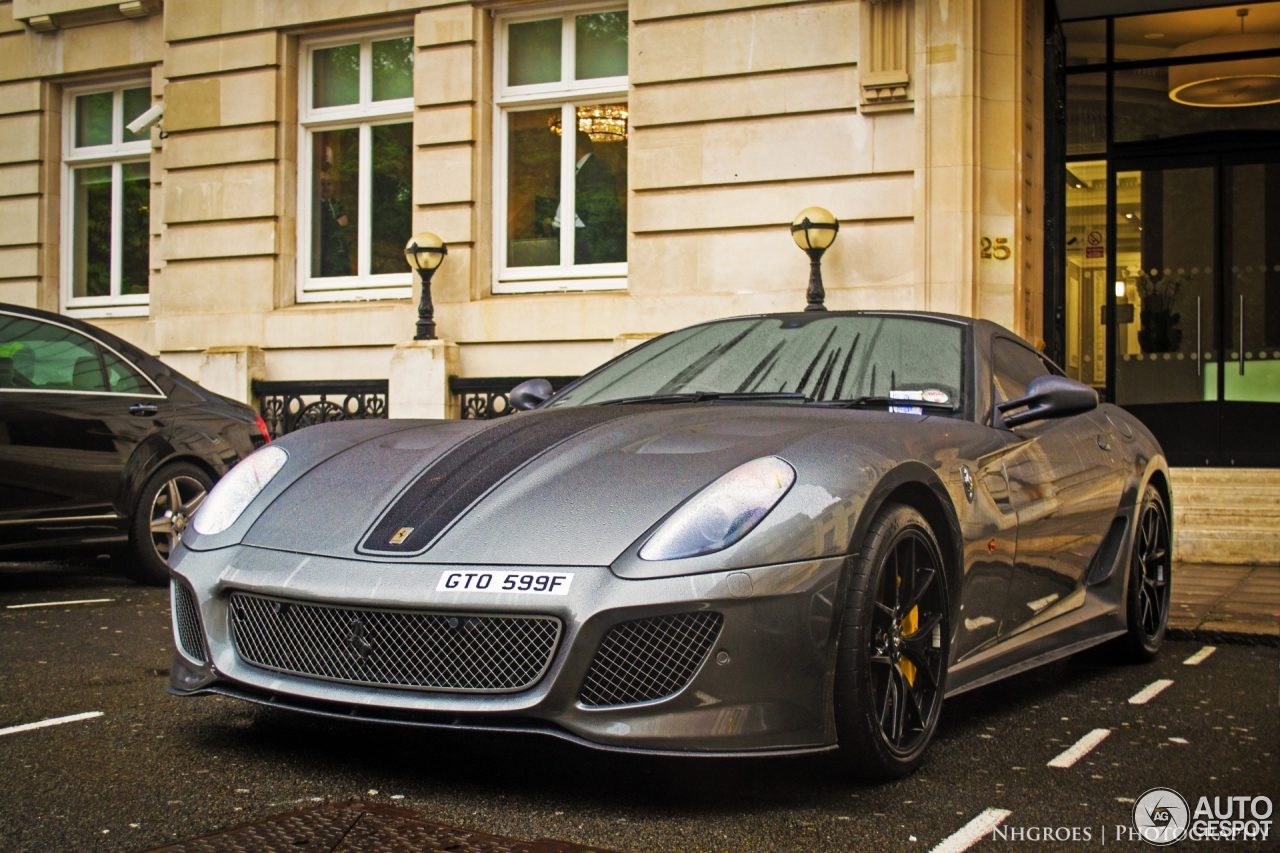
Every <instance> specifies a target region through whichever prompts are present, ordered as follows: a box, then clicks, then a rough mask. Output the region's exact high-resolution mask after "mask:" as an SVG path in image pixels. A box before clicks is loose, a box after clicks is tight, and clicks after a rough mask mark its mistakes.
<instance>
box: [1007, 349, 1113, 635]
mask: <svg viewBox="0 0 1280 853" xmlns="http://www.w3.org/2000/svg"><path fill="white" fill-rule="evenodd" d="M991 369H992V378H993V381H994V384H995V389H994V395H995V397H996V401H997V403H998V402H1000V401H1004V400H1011V399H1014V398H1016V397H1020V396H1022V395H1023V394H1025V393H1026V389H1027V385H1029V384H1030V382H1031V380H1032V379H1035V378H1036V377H1037V376H1044V375H1047V374H1049V373H1050V372H1051V371H1050V368H1049V366H1048V364H1047V363H1046V362H1045V361H1044V360H1043V359H1042V358H1041V357H1040V356H1039V355H1038V354H1037V353H1035V352H1034V351H1032V350H1031V349H1029V348H1028V347H1026V346H1025V345H1023V344H1021V343H1018V342H1016V341H1014V340H1012V339H1010V338H996V339H995V340H994V341H993V343H992V368H991ZM1013 435H1014V436H1015V437H1016V439H1017V443H1016V444H1015V445H1013V446H1012V447H1010V449H1009V451H1008V453H1007V454H1006V455H1005V457H1004V465H1005V472H1006V473H1007V475H1008V482H1009V502H1010V505H1011V506H1012V508H1013V509H1014V510H1015V511H1016V512H1017V515H1018V545H1017V552H1016V554H1015V557H1014V567H1013V577H1012V580H1011V581H1010V584H1009V594H1008V596H1007V598H1006V602H1005V611H1004V617H1003V619H1001V622H1000V634H1001V636H1006V635H1008V634H1011V633H1013V632H1016V631H1018V630H1019V629H1022V628H1025V627H1029V626H1030V625H1031V624H1032V623H1034V622H1037V621H1040V620H1041V619H1042V618H1048V617H1050V616H1053V615H1056V614H1059V613H1062V612H1065V611H1068V610H1071V609H1074V608H1075V607H1078V606H1079V605H1081V604H1083V603H1084V596H1083V590H1084V575H1085V571H1086V569H1087V568H1088V564H1089V559H1090V558H1091V557H1092V556H1093V553H1094V552H1095V551H1096V550H1097V549H1098V546H1099V544H1101V542H1102V537H1103V536H1104V535H1105V533H1106V531H1107V527H1108V526H1109V524H1110V522H1111V519H1112V518H1113V517H1114V516H1115V513H1116V508H1117V506H1118V503H1119V498H1120V496H1119V494H1114V493H1113V492H1114V483H1115V480H1114V478H1113V477H1110V476H1109V473H1110V468H1111V466H1112V457H1111V454H1110V453H1108V452H1107V450H1106V449H1105V448H1104V447H1103V445H1104V444H1105V443H1106V442H1105V440H1104V441H1101V442H1100V441H1099V437H1098V427H1097V425H1096V423H1095V422H1094V421H1093V419H1091V418H1090V417H1089V416H1088V415H1087V414H1085V415H1075V416H1072V417H1066V418H1052V419H1048V420H1043V421H1038V422H1034V423H1030V424H1026V425H1024V426H1020V427H1018V428H1016V429H1015V430H1013Z"/></svg>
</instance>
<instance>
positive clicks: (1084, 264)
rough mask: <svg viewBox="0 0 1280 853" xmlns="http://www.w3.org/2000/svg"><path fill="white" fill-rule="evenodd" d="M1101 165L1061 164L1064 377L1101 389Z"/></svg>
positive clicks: (1104, 225)
mask: <svg viewBox="0 0 1280 853" xmlns="http://www.w3.org/2000/svg"><path fill="white" fill-rule="evenodd" d="M1106 234H1107V163H1106V161H1105V160H1094V161H1092V162H1087V163H1069V164H1067V234H1066V237H1067V240H1066V249H1067V258H1066V260H1067V270H1066V280H1067V316H1066V327H1067V346H1066V351H1067V363H1066V364H1064V365H1063V367H1064V368H1066V371H1067V375H1068V376H1070V377H1071V378H1072V379H1076V380H1078V381H1080V382H1084V383H1086V384H1089V385H1093V386H1095V387H1098V388H1102V387H1104V386H1105V385H1106V381H1107V338H1106V328H1105V327H1104V326H1103V325H1102V309H1103V307H1104V306H1105V305H1106V304H1107V290H1106V288H1107V247H1106Z"/></svg>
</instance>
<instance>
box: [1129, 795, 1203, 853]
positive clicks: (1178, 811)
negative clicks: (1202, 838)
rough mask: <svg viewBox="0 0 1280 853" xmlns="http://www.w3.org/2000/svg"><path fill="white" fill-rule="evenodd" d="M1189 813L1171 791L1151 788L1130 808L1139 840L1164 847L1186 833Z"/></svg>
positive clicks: (1180, 797) (1185, 803) (1181, 801)
mask: <svg viewBox="0 0 1280 853" xmlns="http://www.w3.org/2000/svg"><path fill="white" fill-rule="evenodd" d="M1190 821H1191V810H1190V809H1188V808H1187V801H1186V800H1184V799H1182V795H1181V794H1179V793H1178V792H1177V791H1174V790H1172V789H1170V788H1152V789H1151V790H1150V791H1147V792H1146V793H1145V794H1143V795H1142V796H1141V797H1139V798H1138V802H1136V803H1134V805H1133V825H1134V827H1135V828H1137V830H1138V832H1139V833H1141V834H1142V838H1143V840H1145V841H1148V842H1150V843H1152V844H1154V845H1156V846H1157V847H1164V846H1165V845H1168V844H1172V843H1173V842H1175V841H1178V840H1179V839H1181V838H1182V837H1183V836H1184V835H1186V834H1187V824H1188V823H1190Z"/></svg>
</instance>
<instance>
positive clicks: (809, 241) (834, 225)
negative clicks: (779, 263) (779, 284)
mask: <svg viewBox="0 0 1280 853" xmlns="http://www.w3.org/2000/svg"><path fill="white" fill-rule="evenodd" d="M839 230H840V223H839V222H838V221H837V220H836V218H835V217H834V216H832V215H831V211H829V210H824V209H823V208H821V207H806V208H805V209H804V210H802V211H800V212H799V213H797V214H796V218H795V221H793V222H792V223H791V238H792V239H793V240H795V241H796V245H797V246H799V247H800V248H801V249H803V250H804V253H805V254H806V255H808V256H809V293H808V299H809V304H808V305H806V306H805V309H804V310H806V311H826V310H827V306H825V305H823V304H822V303H823V301H824V300H825V299H826V298H827V294H826V291H824V290H823V289H822V253H823V252H825V251H826V250H827V249H828V248H829V247H830V246H831V244H832V243H834V242H835V239H836V232H837V231H839Z"/></svg>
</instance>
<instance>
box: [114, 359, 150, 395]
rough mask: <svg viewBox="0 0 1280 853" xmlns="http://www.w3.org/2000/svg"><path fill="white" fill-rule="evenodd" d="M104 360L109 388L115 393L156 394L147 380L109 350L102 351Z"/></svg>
mask: <svg viewBox="0 0 1280 853" xmlns="http://www.w3.org/2000/svg"><path fill="white" fill-rule="evenodd" d="M102 360H103V361H104V362H105V364H106V367H107V382H108V388H110V390H112V391H114V392H115V393H117V394H154V393H155V392H156V391H155V389H154V388H152V387H151V384H150V383H149V382H147V380H145V379H143V378H142V377H141V376H139V375H138V371H136V370H134V369H133V368H132V367H130V366H129V365H127V364H125V363H124V362H123V361H121V360H120V359H118V358H116V357H115V355H113V354H112V353H110V352H108V351H107V350H102Z"/></svg>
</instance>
